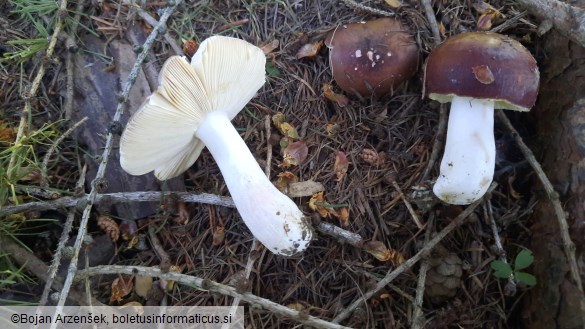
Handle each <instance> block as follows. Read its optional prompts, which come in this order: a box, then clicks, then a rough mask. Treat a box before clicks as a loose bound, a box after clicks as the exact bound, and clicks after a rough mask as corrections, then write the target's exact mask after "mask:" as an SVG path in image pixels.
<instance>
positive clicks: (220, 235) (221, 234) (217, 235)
mask: <svg viewBox="0 0 585 329" xmlns="http://www.w3.org/2000/svg"><path fill="white" fill-rule="evenodd" d="M212 235H213V242H212V244H213V245H214V246H219V245H220V244H222V243H223V241H224V239H225V228H224V227H223V226H216V227H215V228H214V229H213V233H212Z"/></svg>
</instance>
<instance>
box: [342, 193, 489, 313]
mask: <svg viewBox="0 0 585 329" xmlns="http://www.w3.org/2000/svg"><path fill="white" fill-rule="evenodd" d="M496 186H497V184H496V183H492V185H491V186H490V187H489V188H488V192H487V193H490V192H491V191H493V190H494V188H496ZM481 202H483V199H480V200H478V201H476V202H474V203H472V204H471V205H469V206H468V207H467V208H465V210H463V211H462V212H461V214H459V216H457V217H455V219H453V221H451V223H449V225H447V226H445V228H443V230H441V231H440V232H439V233H437V235H436V236H435V237H434V238H433V239H432V240H431V241H429V243H427V244H426V245H425V246H424V247H423V248H422V249H421V250H420V251H419V252H418V253H416V255H414V256H412V257H411V258H409V259H408V260H407V261H406V262H404V263H403V264H402V265H400V266H398V267H397V268H396V269H395V270H394V271H391V272H388V273H387V274H386V276H384V278H383V279H382V280H380V281H379V282H378V283H377V284H376V286H375V287H374V288H373V289H371V290H369V291H367V292H365V293H363V294H362V295H361V296H360V297H359V298H358V299H357V300H355V301H354V302H353V303H351V305H349V306H348V307H347V308H345V309H344V310H343V311H341V312H340V313H339V314H338V315H337V316H336V317H335V319H333V322H334V323H339V322H341V321H343V320H345V319H347V318H348V317H349V316H350V315H351V314H352V313H353V311H354V310H355V309H356V308H358V307H359V306H360V305H362V304H363V303H365V302H366V301H367V300H368V299H370V298H371V297H372V296H374V295H375V294H377V293H378V292H379V291H380V290H382V289H383V288H384V287H385V286H386V285H388V284H389V283H390V282H392V281H393V280H394V279H395V278H396V277H398V276H399V275H400V274H402V273H404V272H405V271H406V270H408V269H410V268H412V266H414V264H416V263H417V262H418V261H420V260H421V259H422V258H423V257H425V256H426V255H428V253H429V252H430V251H431V250H432V249H433V248H434V247H435V246H436V245H437V244H438V243H439V242H441V240H443V239H444V238H445V237H446V236H447V235H449V234H450V233H451V232H452V231H453V230H455V229H456V228H458V227H459V226H461V225H462V224H464V223H465V222H466V219H467V217H468V216H469V215H470V214H471V213H472V212H473V211H474V210H475V208H477V206H479V205H480V204H481Z"/></svg>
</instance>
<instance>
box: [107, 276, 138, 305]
mask: <svg viewBox="0 0 585 329" xmlns="http://www.w3.org/2000/svg"><path fill="white" fill-rule="evenodd" d="M133 287H134V284H133V283H132V276H130V275H124V274H119V275H118V277H117V278H115V279H114V281H113V282H112V294H111V295H110V304H111V303H113V302H118V303H119V302H121V301H122V299H123V298H124V297H125V296H127V295H128V294H129V293H131V292H132V288H133Z"/></svg>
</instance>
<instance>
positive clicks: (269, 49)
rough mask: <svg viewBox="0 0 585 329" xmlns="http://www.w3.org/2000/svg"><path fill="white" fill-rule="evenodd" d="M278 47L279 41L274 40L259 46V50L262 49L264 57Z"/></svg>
mask: <svg viewBox="0 0 585 329" xmlns="http://www.w3.org/2000/svg"><path fill="white" fill-rule="evenodd" d="M279 45H280V41H278V40H276V39H274V40H272V41H270V42H269V43H267V44H265V45H263V46H261V47H260V49H262V51H263V52H264V54H265V55H268V54H270V53H271V52H273V51H274V50H275V49H276V48H278V46H279Z"/></svg>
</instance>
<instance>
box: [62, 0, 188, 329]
mask: <svg viewBox="0 0 585 329" xmlns="http://www.w3.org/2000/svg"><path fill="white" fill-rule="evenodd" d="M62 1H65V0H62ZM181 3H182V0H177V1H175V2H173V5H172V6H170V7H168V8H166V9H165V10H164V12H163V14H162V15H161V17H160V21H159V23H158V24H157V25H156V26H155V27H154V29H153V30H152V32H151V33H150V35H149V36H148V38H147V39H146V41H145V42H144V49H143V50H142V52H141V53H140V54H139V55H138V57H137V58H136V62H135V63H134V67H133V68H132V71H130V74H129V75H128V79H127V80H126V83H125V85H124V88H123V91H122V94H121V95H120V98H119V99H120V100H119V102H118V107H117V108H116V113H115V114H114V118H113V121H114V122H119V121H120V118H121V116H122V113H123V112H124V108H125V106H126V100H127V98H128V94H129V93H130V89H131V88H132V86H133V85H134V82H135V81H136V78H137V77H138V73H139V72H140V69H141V65H142V62H143V61H144V59H145V58H146V55H147V54H148V51H149V50H150V48H151V47H152V45H153V43H154V41H155V40H156V38H157V36H158V35H159V33H161V31H163V30H164V28H165V26H166V22H167V20H168V19H169V17H170V16H171V14H172V13H173V11H174V10H175V9H176V8H177V6H178V5H180V4H181ZM113 144H114V134H113V133H112V132H110V133H108V136H107V139H106V144H105V146H104V152H103V153H102V157H101V159H102V161H101V162H100V165H99V167H98V170H97V173H96V178H95V180H94V182H96V181H99V180H101V179H102V178H103V177H104V173H105V170H106V166H107V163H108V160H109V158H110V154H111V152H112V146H113ZM97 193H98V192H97V187H96V184H93V183H92V188H91V191H90V193H89V196H88V198H87V205H86V206H85V209H84V211H83V215H82V217H81V222H80V224H79V231H78V234H77V239H76V240H75V245H74V253H73V257H72V259H71V263H70V264H69V269H68V271H67V278H66V279H65V283H64V285H63V291H62V292H61V296H60V298H59V302H58V304H57V309H56V311H55V312H56V314H57V313H60V312H61V311H62V307H63V305H64V304H65V298H66V296H67V294H68V293H69V289H70V288H71V284H72V283H73V277H74V276H75V273H76V272H77V259H78V257H79V250H80V249H81V243H82V241H83V238H84V237H85V233H86V230H87V223H88V221H89V216H90V214H91V209H92V206H93V202H94V200H95V199H96V196H97ZM54 325H56V323H54V324H53V325H52V326H51V329H53V328H54Z"/></svg>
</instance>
